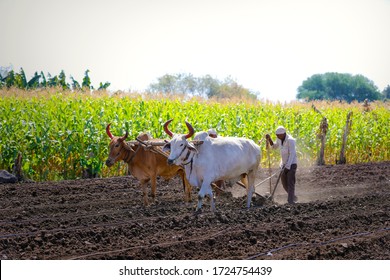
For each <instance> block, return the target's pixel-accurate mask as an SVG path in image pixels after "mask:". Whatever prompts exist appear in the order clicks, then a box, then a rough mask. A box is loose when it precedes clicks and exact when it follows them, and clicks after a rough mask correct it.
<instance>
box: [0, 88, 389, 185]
mask: <svg viewBox="0 0 390 280" xmlns="http://www.w3.org/2000/svg"><path fill="white" fill-rule="evenodd" d="M0 95H1V99H0V169H7V170H12V165H13V164H14V161H15V158H16V156H17V155H18V152H21V153H22V154H23V165H22V172H23V173H24V175H25V176H26V177H28V178H31V179H33V180H42V181H43V180H62V179H75V178H81V177H82V176H83V171H86V170H87V171H88V172H89V173H90V174H93V175H95V176H102V177H107V176H113V175H121V174H123V173H124V172H125V171H124V170H125V168H124V166H121V165H119V166H118V168H117V169H115V168H113V169H109V168H107V167H105V165H104V162H105V160H106V157H107V154H108V144H109V139H108V137H107V135H106V133H105V127H106V125H107V124H109V123H111V131H112V133H113V134H114V135H123V134H124V133H125V131H128V132H129V138H128V139H135V138H136V136H137V135H138V134H139V133H140V132H149V133H150V134H151V135H152V136H153V137H155V138H167V136H166V135H165V133H164V132H163V129H162V125H163V123H164V122H165V121H166V120H168V119H174V121H173V122H172V123H171V126H172V127H174V128H175V131H177V132H178V133H184V132H186V129H187V128H186V126H185V123H184V121H185V120H187V121H189V122H190V123H191V124H192V125H193V127H194V129H195V131H202V130H207V129H209V128H215V129H216V130H217V132H218V134H219V135H221V136H240V137H246V138H249V139H253V140H254V141H255V142H258V141H259V140H260V141H261V140H263V139H264V135H265V134H266V133H270V134H271V135H273V137H275V136H274V130H275V128H276V127H277V126H278V125H283V126H285V127H286V128H287V130H288V133H289V134H291V135H292V136H293V137H295V138H296V140H297V152H298V160H299V164H300V165H301V166H305V165H306V166H308V165H313V164H315V162H316V158H317V154H318V150H319V146H320V141H319V140H318V139H317V133H318V127H319V125H320V123H321V120H322V116H321V115H319V114H318V113H316V112H315V111H314V110H313V109H312V104H311V103H310V104H307V103H306V104H303V103H290V104H281V103H277V104H274V103H266V102H260V101H258V102H253V101H251V102H245V101H240V102H238V103H237V102H231V103H229V102H225V103H217V102H212V101H205V100H200V99H189V100H185V99H183V98H178V97H177V98H171V99H167V98H157V97H154V98H153V97H151V96H150V95H141V94H138V95H136V94H132V95H130V94H128V95H109V94H107V93H104V92H94V93H92V94H82V93H73V92H71V91H62V90H59V89H43V90H42V89H40V90H35V91H28V92H27V91H25V90H20V89H15V88H10V89H2V90H0ZM315 106H316V108H318V109H319V110H320V111H321V112H322V113H323V115H324V116H325V117H326V118H327V120H328V132H327V134H326V146H325V157H324V158H325V164H334V163H335V160H336V158H337V157H338V155H339V153H340V148H341V143H342V136H343V128H344V126H345V121H346V116H347V114H348V112H349V111H352V113H353V117H352V127H351V129H350V133H349V136H348V142H347V146H346V159H347V162H348V163H358V162H369V161H386V160H390V154H389V145H390V131H389V125H388V122H389V119H390V110H389V103H383V102H377V103H372V104H371V108H372V109H371V110H370V111H365V110H364V108H363V107H362V106H361V105H360V104H356V103H355V104H342V103H341V104H340V103H329V102H318V103H316V104H315ZM260 145H261V148H262V150H263V155H264V156H263V159H262V165H263V166H268V164H266V162H267V158H266V156H265V155H266V148H265V141H262V142H261V144H260ZM279 160H280V156H279V153H278V151H271V164H272V166H274V167H276V166H277V165H278V162H279Z"/></svg>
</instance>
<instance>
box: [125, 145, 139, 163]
mask: <svg viewBox="0 0 390 280" xmlns="http://www.w3.org/2000/svg"><path fill="white" fill-rule="evenodd" d="M140 147H141V146H140V145H137V149H136V150H135V152H134V154H132V155H131V151H128V155H127V157H126V159H125V160H124V161H125V162H127V163H130V162H131V161H132V160H133V159H134V157H135V156H136V155H137V152H138V151H139V149H140ZM129 155H131V156H130V158H129Z"/></svg>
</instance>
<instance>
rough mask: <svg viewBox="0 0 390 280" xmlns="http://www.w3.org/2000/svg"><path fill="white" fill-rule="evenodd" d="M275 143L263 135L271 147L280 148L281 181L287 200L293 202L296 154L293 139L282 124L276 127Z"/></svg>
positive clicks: (294, 197)
mask: <svg viewBox="0 0 390 280" xmlns="http://www.w3.org/2000/svg"><path fill="white" fill-rule="evenodd" d="M276 137H277V139H276V143H274V142H273V141H272V139H271V136H270V135H269V134H266V135H265V138H266V140H267V142H268V143H269V144H270V145H271V147H272V148H274V149H277V148H280V155H281V157H282V159H281V164H280V166H281V168H282V174H281V178H280V179H281V181H282V185H283V188H284V190H285V191H286V192H287V194H288V198H287V201H288V203H290V204H294V203H295V202H296V201H297V197H296V196H295V173H296V171H297V154H296V150H295V139H294V138H293V137H292V136H291V135H289V134H287V133H286V129H285V128H284V127H283V126H279V127H278V128H277V129H276Z"/></svg>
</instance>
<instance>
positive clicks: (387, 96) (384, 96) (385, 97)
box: [382, 85, 390, 99]
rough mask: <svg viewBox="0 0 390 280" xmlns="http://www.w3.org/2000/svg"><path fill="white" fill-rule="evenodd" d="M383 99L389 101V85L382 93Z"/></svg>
mask: <svg viewBox="0 0 390 280" xmlns="http://www.w3.org/2000/svg"><path fill="white" fill-rule="evenodd" d="M382 94H383V98H384V99H390V85H387V87H385V88H384V89H383V91H382Z"/></svg>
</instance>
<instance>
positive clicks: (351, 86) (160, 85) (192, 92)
mask: <svg viewBox="0 0 390 280" xmlns="http://www.w3.org/2000/svg"><path fill="white" fill-rule="evenodd" d="M89 72H90V71H89V70H86V71H85V73H84V78H83V80H82V81H81V82H80V83H79V82H78V81H76V80H75V79H74V78H73V77H72V76H70V81H71V82H70V83H68V82H67V78H66V75H65V72H64V71H63V70H62V71H61V72H60V73H59V74H58V75H55V76H51V75H50V73H48V75H47V77H46V76H45V74H44V73H43V72H42V71H41V72H40V74H38V72H35V73H34V76H33V77H32V78H30V79H27V77H26V74H25V72H24V70H23V68H20V71H19V72H14V71H13V70H12V69H11V68H10V67H8V68H6V67H0V88H2V87H7V88H10V87H17V88H21V89H34V88H45V87H60V88H62V89H64V90H95V88H94V87H93V86H92V84H91V79H90V77H89ZM109 86H110V83H109V82H106V83H100V85H99V87H98V88H97V90H103V89H107V88H108V87H109ZM145 91H146V92H147V93H150V94H155V93H162V94H165V95H170V94H183V95H189V96H200V97H203V98H215V99H231V98H239V99H249V100H256V99H257V98H258V97H259V96H260V93H259V92H254V91H251V90H250V89H247V88H245V87H244V86H243V85H240V84H239V83H238V82H237V81H236V80H235V79H233V78H232V77H230V76H229V77H227V78H225V79H223V80H219V79H217V78H213V77H212V76H211V75H204V76H200V77H195V76H194V75H192V74H190V73H177V74H165V75H164V76H161V77H159V78H157V81H156V82H154V83H151V84H150V85H149V86H148V88H147V89H146V90H145ZM297 92H298V93H297V95H296V98H297V99H300V100H306V101H314V100H329V101H332V100H340V101H346V102H352V101H358V102H363V101H375V100H388V99H390V85H388V86H387V87H386V88H384V89H383V91H382V92H380V91H379V89H378V88H377V87H376V86H375V84H374V82H373V81H371V80H369V79H368V78H366V77H365V76H363V75H351V74H348V73H335V72H328V73H324V74H314V75H312V76H311V77H309V78H307V79H306V80H304V81H303V82H302V84H301V85H300V86H299V87H298V89H297Z"/></svg>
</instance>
